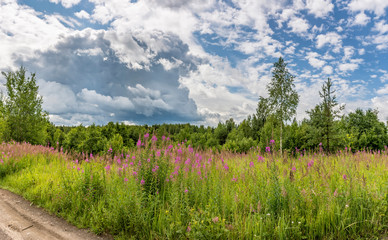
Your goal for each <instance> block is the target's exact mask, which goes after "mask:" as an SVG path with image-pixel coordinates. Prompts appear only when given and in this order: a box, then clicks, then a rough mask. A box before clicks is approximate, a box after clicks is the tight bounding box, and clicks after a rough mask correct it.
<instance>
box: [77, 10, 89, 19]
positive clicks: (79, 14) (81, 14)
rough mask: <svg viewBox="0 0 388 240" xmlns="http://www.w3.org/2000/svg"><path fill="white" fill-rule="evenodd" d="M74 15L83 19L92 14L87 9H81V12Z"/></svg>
mask: <svg viewBox="0 0 388 240" xmlns="http://www.w3.org/2000/svg"><path fill="white" fill-rule="evenodd" d="M74 15H75V16H76V17H78V18H81V19H90V14H89V13H88V12H86V11H85V10H81V11H79V12H76V13H74Z"/></svg>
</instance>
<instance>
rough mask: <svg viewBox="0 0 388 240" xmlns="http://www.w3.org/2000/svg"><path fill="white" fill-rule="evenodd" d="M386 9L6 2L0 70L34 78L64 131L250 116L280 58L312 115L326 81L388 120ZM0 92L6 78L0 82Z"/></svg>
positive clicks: (0, 13) (343, 100)
mask: <svg viewBox="0 0 388 240" xmlns="http://www.w3.org/2000/svg"><path fill="white" fill-rule="evenodd" d="M387 9H388V2H387V1H380V0H374V1H369V0H351V1H331V0H316V1H309V0H307V1H302V0H296V1H293V2H290V1H254V0H246V1H237V0H226V1H205V0H199V1H193V0H190V1H185V2H181V1H178V0H163V1H155V0H144V1H130V2H128V1H121V0H117V1H103V0H98V1H97V0H89V1H88V0H49V1H44V0H39V1H30V0H19V1H17V0H4V1H1V2H0V23H1V25H0V26H1V27H0V36H1V37H0V50H1V52H2V55H1V58H0V71H14V70H17V69H18V68H19V67H20V66H24V67H25V68H26V69H27V70H28V71H29V72H34V73H36V78H37V84H38V86H39V94H40V95H41V96H42V97H43V109H44V110H46V111H48V112H49V114H50V115H49V118H50V121H51V122H52V123H54V124H55V125H57V126H78V125H80V124H82V125H84V126H85V125H88V126H90V125H92V124H93V123H94V124H96V125H106V124H107V123H108V122H114V123H116V122H119V123H124V124H127V125H145V124H147V125H155V124H160V125H161V124H163V123H166V124H186V123H189V124H192V125H197V126H200V125H204V126H211V127H214V126H216V125H217V124H218V122H225V120H228V119H230V118H233V119H234V121H235V122H236V123H240V122H241V121H242V120H243V119H246V118H247V116H248V115H251V114H253V113H255V111H256V107H257V103H258V100H259V97H260V96H263V97H267V96H268V93H267V89H266V85H267V84H268V82H269V81H270V79H271V77H272V73H271V69H272V66H273V63H274V62H276V61H277V59H278V58H279V57H283V58H284V60H285V62H286V63H288V65H287V68H288V69H289V71H290V72H291V73H292V74H293V75H294V76H295V80H294V83H295V86H296V90H297V92H298V94H299V96H300V101H299V105H298V109H297V115H296V118H297V120H298V122H300V121H301V120H302V119H304V118H307V117H308V115H307V114H306V110H310V109H312V108H313V107H314V106H315V105H316V104H318V103H319V102H320V101H321V99H320V97H319V94H318V92H319V91H321V86H322V84H323V82H324V81H325V80H326V79H327V78H331V79H332V81H333V84H334V86H333V88H334V90H336V93H335V95H336V96H337V99H338V103H339V104H345V105H346V106H345V110H344V112H343V113H345V114H347V113H349V112H352V111H354V110H356V109H357V108H361V109H363V110H366V109H377V110H378V111H379V119H380V121H383V122H384V123H385V122H386V121H387V120H388V108H387V107H386V105H387V104H388V65H387V64H386V63H387V62H388V21H387V13H388V10H387ZM0 83H1V87H0V90H2V91H3V92H5V91H4V90H5V88H4V86H3V84H4V83H5V79H4V77H3V76H0Z"/></svg>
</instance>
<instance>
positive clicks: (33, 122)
mask: <svg viewBox="0 0 388 240" xmlns="http://www.w3.org/2000/svg"><path fill="white" fill-rule="evenodd" d="M2 74H3V75H4V77H5V79H6V83H5V87H6V89H7V97H6V98H5V100H4V104H3V106H4V117H5V123H6V129H5V140H7V141H9V140H15V141H17V142H30V143H32V144H45V140H46V134H47V132H46V127H47V124H48V119H47V113H46V112H44V111H43V110H42V104H43V99H42V97H41V96H39V95H38V89H39V87H38V86H37V85H36V78H35V73H32V74H31V76H30V77H28V78H27V77H26V69H25V68H24V67H20V69H19V70H18V71H16V72H11V71H10V72H8V73H5V72H2Z"/></svg>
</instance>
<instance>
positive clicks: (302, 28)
mask: <svg viewBox="0 0 388 240" xmlns="http://www.w3.org/2000/svg"><path fill="white" fill-rule="evenodd" d="M288 26H289V27H291V31H292V32H294V33H297V34H301V33H306V32H307V30H308V29H309V28H310V25H309V24H308V22H307V21H306V20H305V19H303V18H298V17H293V18H291V20H290V21H289V23H288Z"/></svg>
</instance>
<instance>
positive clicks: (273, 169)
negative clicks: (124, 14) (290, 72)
mask: <svg viewBox="0 0 388 240" xmlns="http://www.w3.org/2000/svg"><path fill="white" fill-rule="evenodd" d="M145 137H146V138H145V139H142V140H143V141H139V142H138V148H137V149H136V150H133V151H132V152H128V153H123V154H121V155H120V156H113V155H112V153H111V152H110V151H109V152H108V153H107V154H105V155H103V156H93V155H86V154H81V155H71V154H67V153H63V152H57V151H55V150H54V149H50V148H46V147H42V146H32V145H29V144H26V143H24V144H19V143H10V144H6V143H3V144H2V145H1V146H0V152H1V156H0V158H1V160H0V185H1V187H3V188H8V189H10V190H12V191H14V192H16V193H18V194H21V195H23V196H24V197H25V198H27V199H29V200H31V201H32V202H34V203H35V204H38V205H40V206H42V207H44V208H46V209H48V210H49V211H50V212H52V213H55V214H56V215H58V216H61V217H63V218H65V219H67V220H68V221H70V222H72V223H74V224H75V225H77V226H79V227H87V228H90V229H92V230H93V231H94V232H96V233H102V232H108V233H111V234H113V235H115V236H116V238H117V239H128V238H141V239H255V238H257V239H355V238H373V237H379V236H382V235H383V234H386V233H387V231H388V172H387V169H388V153H387V151H380V152H366V151H364V152H357V153H351V152H349V151H339V152H337V153H336V154H333V155H330V156H326V155H325V154H324V153H323V152H322V151H317V152H311V153H307V152H301V153H298V155H297V156H296V157H284V158H283V159H281V158H280V157H279V156H277V155H276V154H273V153H271V149H270V147H269V148H268V149H267V150H268V152H267V153H260V152H259V151H254V150H252V151H251V152H250V153H249V154H245V155H244V154H242V155H240V154H239V155H237V154H233V153H230V152H223V153H221V154H220V153H214V152H211V151H197V150H194V149H193V148H192V147H190V146H186V144H185V143H182V144H173V143H172V142H170V141H168V140H166V139H163V140H157V139H156V138H155V137H153V138H152V139H149V136H147V135H146V136H145Z"/></svg>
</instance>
